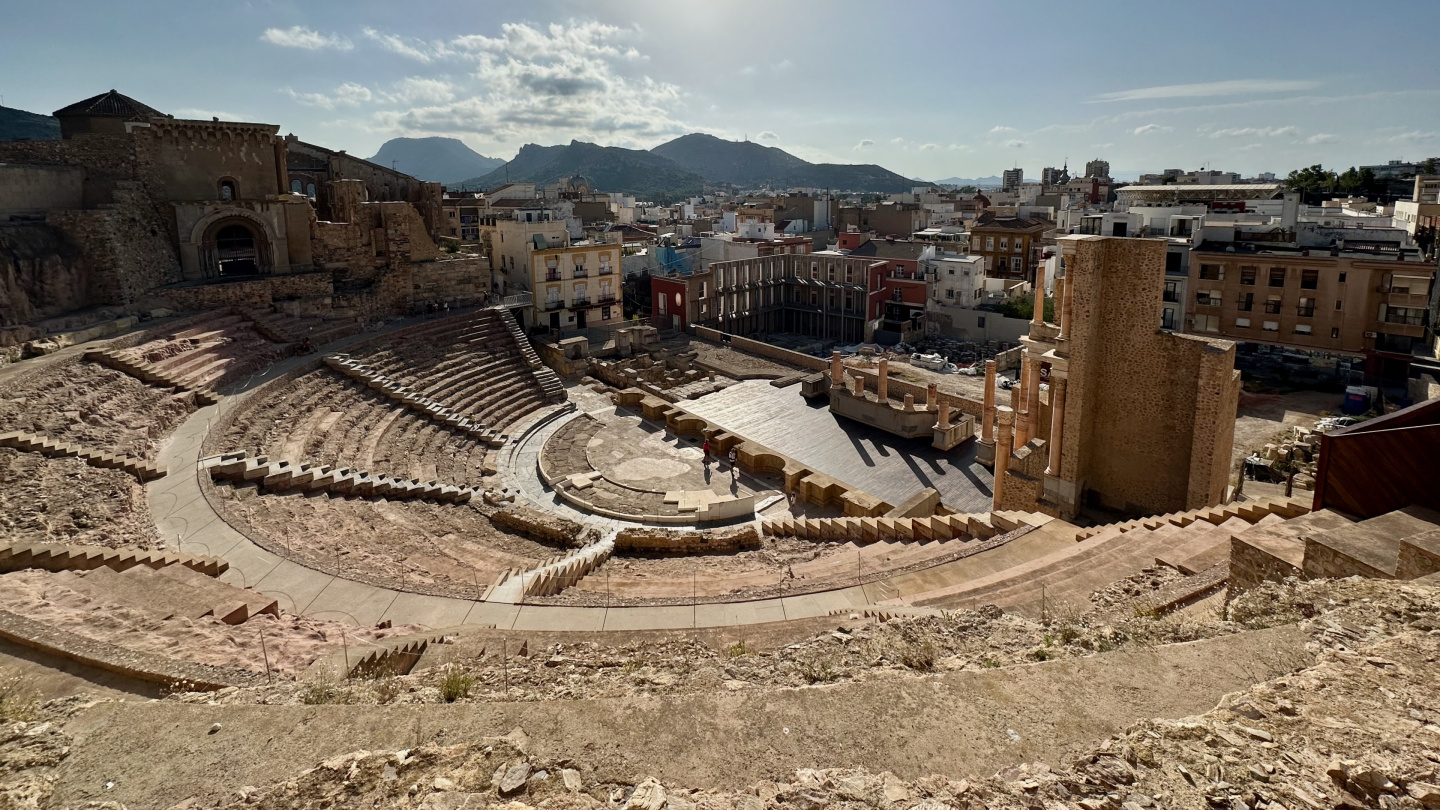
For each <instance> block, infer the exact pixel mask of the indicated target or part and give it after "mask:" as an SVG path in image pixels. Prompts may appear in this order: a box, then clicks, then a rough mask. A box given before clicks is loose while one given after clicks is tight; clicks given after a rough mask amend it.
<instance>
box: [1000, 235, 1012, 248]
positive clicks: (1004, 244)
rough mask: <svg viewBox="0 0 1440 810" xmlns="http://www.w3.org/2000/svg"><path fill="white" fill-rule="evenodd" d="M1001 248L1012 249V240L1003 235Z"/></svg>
mask: <svg viewBox="0 0 1440 810" xmlns="http://www.w3.org/2000/svg"><path fill="white" fill-rule="evenodd" d="M1000 249H1001V250H1002V251H1004V250H1009V249H1010V240H1009V239H1006V238H1005V237H1003V236H1002V237H1000Z"/></svg>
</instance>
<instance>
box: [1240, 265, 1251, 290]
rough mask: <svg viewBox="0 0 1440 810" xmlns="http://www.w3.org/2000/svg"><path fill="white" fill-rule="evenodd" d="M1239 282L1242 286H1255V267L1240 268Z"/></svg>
mask: <svg viewBox="0 0 1440 810" xmlns="http://www.w3.org/2000/svg"><path fill="white" fill-rule="evenodd" d="M1240 284H1241V285H1243V286H1245V287H1254V286H1255V268H1253V267H1242V268H1240Z"/></svg>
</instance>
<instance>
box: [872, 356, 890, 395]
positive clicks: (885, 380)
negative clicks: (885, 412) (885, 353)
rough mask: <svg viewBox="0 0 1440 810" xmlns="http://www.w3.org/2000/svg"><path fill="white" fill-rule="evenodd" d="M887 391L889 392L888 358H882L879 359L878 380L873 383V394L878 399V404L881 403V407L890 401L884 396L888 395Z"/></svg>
mask: <svg viewBox="0 0 1440 810" xmlns="http://www.w3.org/2000/svg"><path fill="white" fill-rule="evenodd" d="M889 391H890V358H888V357H882V358H880V379H879V380H877V381H876V383H875V394H876V395H877V396H878V397H880V403H881V404H882V405H883V404H884V403H886V402H889V401H890V399H889V397H887V396H886V394H888V393H889Z"/></svg>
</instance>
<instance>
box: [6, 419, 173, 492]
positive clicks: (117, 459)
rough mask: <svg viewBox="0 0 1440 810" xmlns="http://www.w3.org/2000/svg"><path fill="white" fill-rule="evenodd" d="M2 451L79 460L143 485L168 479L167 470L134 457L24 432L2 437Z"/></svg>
mask: <svg viewBox="0 0 1440 810" xmlns="http://www.w3.org/2000/svg"><path fill="white" fill-rule="evenodd" d="M0 447H10V448H14V449H16V450H24V451H25V452H28V453H40V454H41V455H44V456H49V457H50V458H78V459H80V460H82V461H84V462H85V463H86V464H89V465H90V466H91V467H99V468H100V469H102V470H123V471H125V472H127V473H129V474H131V475H133V476H135V477H136V478H138V479H140V480H141V481H151V480H154V479H156V478H164V477H165V470H162V469H161V468H160V467H158V466H156V465H155V464H152V463H150V462H148V461H145V460H144V459H140V458H136V457H135V456H127V455H122V454H119V453H107V452H105V451H104V450H97V449H95V448H93V447H84V446H82V445H78V444H71V443H70V442H62V441H60V440H59V439H56V438H52V437H50V436H41V435H39V434H37V433H26V432H25V431H23V430H12V431H10V432H8V433H0Z"/></svg>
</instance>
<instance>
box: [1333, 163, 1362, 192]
mask: <svg viewBox="0 0 1440 810" xmlns="http://www.w3.org/2000/svg"><path fill="white" fill-rule="evenodd" d="M1336 182H1337V184H1338V185H1339V186H1340V190H1341V191H1346V192H1353V191H1360V190H1361V189H1362V187H1363V185H1364V181H1363V180H1362V179H1361V177H1360V172H1358V171H1356V170H1355V167H1354V166H1351V167H1350V168H1348V169H1346V170H1345V171H1343V172H1341V173H1340V177H1339V178H1337V180H1336Z"/></svg>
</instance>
